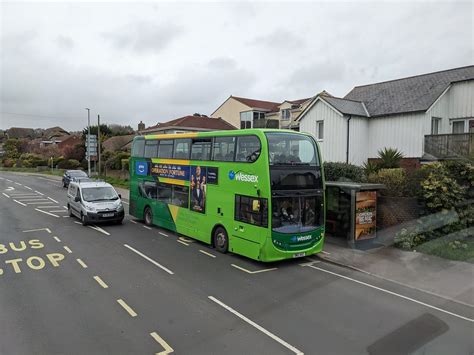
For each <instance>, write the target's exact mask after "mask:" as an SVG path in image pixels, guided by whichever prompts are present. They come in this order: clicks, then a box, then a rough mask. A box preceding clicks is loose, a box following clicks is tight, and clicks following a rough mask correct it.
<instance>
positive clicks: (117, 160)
mask: <svg viewBox="0 0 474 355" xmlns="http://www.w3.org/2000/svg"><path fill="white" fill-rule="evenodd" d="M128 158H130V154H129V153H126V152H119V153H115V154H113V155H111V157H110V158H109V159H108V160H107V161H106V166H107V167H108V168H110V169H113V170H121V169H122V160H128Z"/></svg>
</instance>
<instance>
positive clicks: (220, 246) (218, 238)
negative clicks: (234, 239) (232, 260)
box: [212, 227, 229, 253]
mask: <svg viewBox="0 0 474 355" xmlns="http://www.w3.org/2000/svg"><path fill="white" fill-rule="evenodd" d="M212 237H213V242H214V246H215V247H216V250H217V251H219V252H221V253H227V251H228V249H229V237H228V236H227V232H226V231H225V229H224V228H222V227H217V228H216V230H215V231H214V235H213V236H212Z"/></svg>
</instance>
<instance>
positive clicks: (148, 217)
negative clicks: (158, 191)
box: [143, 207, 153, 226]
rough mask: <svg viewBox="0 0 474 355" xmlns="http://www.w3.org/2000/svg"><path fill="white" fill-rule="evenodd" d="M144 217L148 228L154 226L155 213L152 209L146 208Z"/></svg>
mask: <svg viewBox="0 0 474 355" xmlns="http://www.w3.org/2000/svg"><path fill="white" fill-rule="evenodd" d="M143 215H144V217H145V224H146V225H147V226H151V225H152V224H153V212H152V211H151V208H150V207H147V208H145V212H144V213H143Z"/></svg>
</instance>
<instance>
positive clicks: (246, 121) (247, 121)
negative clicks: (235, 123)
mask: <svg viewBox="0 0 474 355" xmlns="http://www.w3.org/2000/svg"><path fill="white" fill-rule="evenodd" d="M246 128H252V111H247V112H241V113H240V129H246Z"/></svg>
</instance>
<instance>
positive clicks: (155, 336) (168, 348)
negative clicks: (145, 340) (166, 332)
mask: <svg viewBox="0 0 474 355" xmlns="http://www.w3.org/2000/svg"><path fill="white" fill-rule="evenodd" d="M150 335H151V336H152V338H153V339H155V340H156V341H157V343H158V344H160V345H161V346H162V347H163V349H165V350H164V351H160V352H159V353H156V354H157V355H166V354H171V353H172V352H174V350H173V348H172V347H171V346H169V345H168V343H167V342H166V341H164V340H163V338H162V337H160V336H159V335H158V333H157V332H153V333H150Z"/></svg>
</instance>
